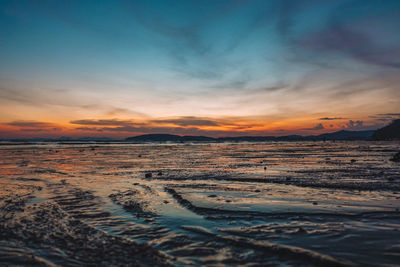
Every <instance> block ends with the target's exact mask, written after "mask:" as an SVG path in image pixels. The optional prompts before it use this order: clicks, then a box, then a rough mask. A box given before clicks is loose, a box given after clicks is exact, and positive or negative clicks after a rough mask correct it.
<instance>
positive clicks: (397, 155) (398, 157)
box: [390, 152, 400, 162]
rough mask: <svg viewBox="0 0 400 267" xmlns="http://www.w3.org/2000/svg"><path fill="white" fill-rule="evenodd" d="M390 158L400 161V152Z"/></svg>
mask: <svg viewBox="0 0 400 267" xmlns="http://www.w3.org/2000/svg"><path fill="white" fill-rule="evenodd" d="M390 160H391V161H393V162H400V152H397V153H396V154H394V156H393V157H392V158H391V159H390Z"/></svg>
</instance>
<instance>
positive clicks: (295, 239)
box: [0, 141, 400, 266]
mask: <svg viewBox="0 0 400 267" xmlns="http://www.w3.org/2000/svg"><path fill="white" fill-rule="evenodd" d="M397 151H398V142H375V141H337V142H333V141H329V142H322V141H318V142H312V141H302V142H264V143H248V142H241V143H143V144H134V143H123V142H120V143H118V142H115V143H113V142H110V143H106V142H104V143H101V142H100V143H99V142H76V143H73V142H31V143H22V142H21V143H6V142H5V143H2V144H1V146H0V187H1V188H0V236H1V239H0V262H1V263H2V264H10V265H37V266H54V265H55V266H57V265H60V266H81V265H100V266H136V265H142V266H163V265H164V266H187V265H210V266H211V265H213V266H215V265H238V266H260V265H264V266H265V265H270V266H277V265H289V266H292V265H295V266H377V265H381V266H383V265H384V266H394V265H396V264H398V263H399V262H400V242H399V240H400V231H399V229H400V210H399V209H400V164H399V163H396V162H392V161H390V160H389V159H390V158H391V157H392V156H393V154H395V153H396V152H397Z"/></svg>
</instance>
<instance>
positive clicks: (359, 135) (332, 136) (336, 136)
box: [307, 130, 374, 140]
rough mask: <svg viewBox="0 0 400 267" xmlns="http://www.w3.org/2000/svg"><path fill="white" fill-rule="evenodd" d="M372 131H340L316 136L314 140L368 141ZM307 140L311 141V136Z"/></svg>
mask: <svg viewBox="0 0 400 267" xmlns="http://www.w3.org/2000/svg"><path fill="white" fill-rule="evenodd" d="M373 134H374V131H346V130H341V131H338V132H334V133H326V134H321V135H317V136H315V137H314V138H315V139H318V140H366V139H370V138H371V136H372V135H373ZM307 138H311V139H313V137H312V136H308V137H307Z"/></svg>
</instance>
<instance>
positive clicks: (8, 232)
mask: <svg viewBox="0 0 400 267" xmlns="http://www.w3.org/2000/svg"><path fill="white" fill-rule="evenodd" d="M12 199H14V201H12V202H3V203H0V204H1V205H0V218H1V219H0V229H1V230H0V239H1V240H7V242H12V243H15V244H20V246H21V247H27V248H38V249H39V251H40V254H42V253H43V251H44V250H49V249H51V251H56V252H54V253H55V254H53V252H52V253H47V254H48V255H49V256H48V257H47V259H46V262H42V261H41V260H40V257H39V256H40V255H38V256H37V255H35V253H34V252H33V254H32V256H31V257H30V262H29V265H40V266H53V263H55V264H56V265H57V264H59V263H60V262H62V264H63V265H64V264H65V265H86V266H96V265H97V266H139V265H142V264H143V263H144V262H145V263H146V264H148V265H149V266H170V264H169V263H168V258H167V256H164V255H163V254H161V253H160V252H159V251H158V250H156V249H154V248H152V247H150V246H148V245H145V244H137V243H135V242H134V241H132V240H129V239H125V238H123V237H119V236H112V235H109V234H107V233H105V232H103V231H101V230H98V229H96V228H94V227H91V226H89V225H87V224H85V223H84V222H82V221H80V220H77V219H75V218H73V217H72V216H70V215H69V214H68V213H67V212H65V211H64V210H63V209H62V208H61V207H60V206H59V205H58V204H57V203H55V202H53V201H46V202H43V203H41V204H38V205H26V202H25V201H23V199H22V198H20V200H21V201H22V202H21V201H18V202H16V201H15V196H13V197H12ZM22 206H23V208H22V209H21V207H22ZM60 257H61V258H60ZM25 258H26V255H25V254H24V253H20V254H19V255H15V256H13V258H12V260H13V261H15V262H16V263H21V261H22V262H26V261H27V259H25ZM9 263H10V264H11V263H12V262H9ZM11 265H13V264H11ZM17 265H19V264H17Z"/></svg>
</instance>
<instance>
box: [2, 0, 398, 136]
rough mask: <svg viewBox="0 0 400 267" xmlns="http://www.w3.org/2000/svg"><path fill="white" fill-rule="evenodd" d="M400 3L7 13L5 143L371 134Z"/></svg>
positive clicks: (39, 4)
mask: <svg viewBox="0 0 400 267" xmlns="http://www.w3.org/2000/svg"><path fill="white" fill-rule="evenodd" d="M399 27H400V1H398V0H393V1H391V0H385V1H384V0H381V1H379V0H357V1H350V0H346V1H344V0H335V1H331V0H301V1H300V0H275V1H274V0H260V1H257V0H253V1H252V0H231V1H225V0H204V1H200V0H198V1H194V0H185V1H184V0H182V1H173V0H171V1H164V0H163V1H162V0H158V1H156V0H154V1H151V0H143V1H127V0H126V1H125V0H122V1H115V0H110V1H102V0H96V1H86V0H81V1H74V0H69V1H67V0H66V1H57V0H48V1H46V0H40V1H31V0H28V1H24V0H18V1H5V0H0V138H28V137H59V136H71V137H84V136H96V137H101V136H108V137H113V138H125V137H128V136H135V135H139V134H148V133H169V134H178V135H207V136H242V135H276V136H281V135H290V134H302V135H309V134H321V133H325V132H333V131H337V130H342V129H345V130H371V129H376V128H379V127H381V126H383V125H386V124H388V123H390V121H391V120H393V119H396V118H400V30H399Z"/></svg>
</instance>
